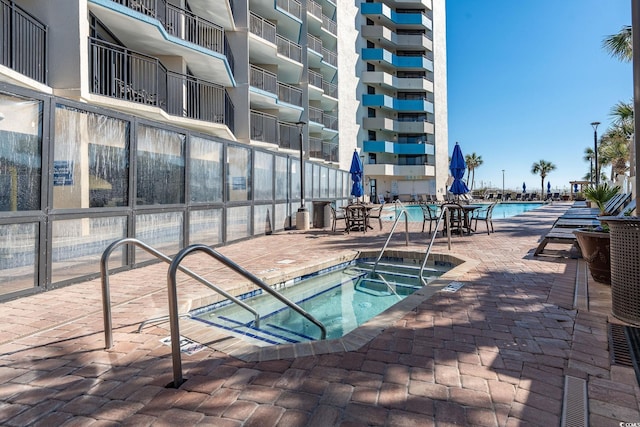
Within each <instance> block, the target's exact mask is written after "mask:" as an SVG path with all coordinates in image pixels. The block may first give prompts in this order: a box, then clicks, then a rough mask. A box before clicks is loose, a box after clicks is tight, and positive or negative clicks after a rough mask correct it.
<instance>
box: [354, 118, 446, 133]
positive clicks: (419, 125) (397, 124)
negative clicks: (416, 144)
mask: <svg viewBox="0 0 640 427" xmlns="http://www.w3.org/2000/svg"><path fill="white" fill-rule="evenodd" d="M362 126H363V127H364V128H365V129H367V130H378V131H386V132H395V133H428V134H433V133H434V125H433V123H430V122H427V121H424V120H421V121H401V120H393V119H391V118H388V117H365V118H364V120H363V122H362Z"/></svg>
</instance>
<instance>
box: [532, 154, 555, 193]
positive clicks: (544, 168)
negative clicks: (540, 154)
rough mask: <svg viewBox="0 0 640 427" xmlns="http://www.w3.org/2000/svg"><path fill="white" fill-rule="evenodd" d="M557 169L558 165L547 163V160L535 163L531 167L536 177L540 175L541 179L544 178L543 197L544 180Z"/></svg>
mask: <svg viewBox="0 0 640 427" xmlns="http://www.w3.org/2000/svg"><path fill="white" fill-rule="evenodd" d="M555 168H556V165H554V164H553V163H551V162H547V161H546V160H540V161H539V162H538V163H534V164H533V165H532V166H531V173H532V174H534V175H535V174H540V178H542V193H541V194H542V195H544V179H545V178H546V176H547V174H548V173H549V172H551V171H552V170H555ZM543 198H544V196H543Z"/></svg>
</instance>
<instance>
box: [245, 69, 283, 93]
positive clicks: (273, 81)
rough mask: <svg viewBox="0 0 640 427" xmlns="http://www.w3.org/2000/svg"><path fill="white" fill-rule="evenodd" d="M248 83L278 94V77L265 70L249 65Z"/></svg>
mask: <svg viewBox="0 0 640 427" xmlns="http://www.w3.org/2000/svg"><path fill="white" fill-rule="evenodd" d="M249 85H250V86H251V87H254V88H257V89H260V90H262V91H265V92H269V93H272V94H274V95H278V77H277V76H276V75H275V74H274V73H272V72H270V71H267V70H263V69H262V68H258V67H256V66H255V65H252V66H251V70H250V72H249Z"/></svg>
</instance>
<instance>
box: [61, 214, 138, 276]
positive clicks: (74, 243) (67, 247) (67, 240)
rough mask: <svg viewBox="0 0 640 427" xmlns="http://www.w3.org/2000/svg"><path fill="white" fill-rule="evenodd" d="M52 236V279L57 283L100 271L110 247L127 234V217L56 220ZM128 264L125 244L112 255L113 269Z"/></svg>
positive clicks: (110, 260) (110, 261) (110, 264)
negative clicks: (101, 263)
mask: <svg viewBox="0 0 640 427" xmlns="http://www.w3.org/2000/svg"><path fill="white" fill-rule="evenodd" d="M52 235H53V239H52V243H51V246H52V252H51V282H52V283H56V282H62V281H64V280H69V279H73V278H76V277H81V276H86V275H89V274H94V273H99V272H100V258H101V257H102V253H103V252H104V250H105V249H106V248H107V246H109V245H110V244H111V243H113V242H115V241H116V240H119V239H122V238H125V237H126V236H127V217H125V216H117V217H107V218H76V219H65V220H56V221H53V223H52ZM118 254H119V255H118ZM125 263H126V259H125V248H124V247H122V248H121V249H116V250H115V252H114V253H113V254H112V255H111V257H110V258H109V268H110V269H111V268H114V267H120V266H122V265H125Z"/></svg>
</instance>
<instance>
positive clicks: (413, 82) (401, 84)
mask: <svg viewBox="0 0 640 427" xmlns="http://www.w3.org/2000/svg"><path fill="white" fill-rule="evenodd" d="M362 81H363V82H364V83H366V84H369V85H379V86H383V87H386V88H388V89H392V90H421V91H424V92H433V82H432V81H431V80H429V79H428V78H427V77H422V76H418V77H412V78H409V77H404V78H402V77H396V76H393V75H391V74H389V73H385V72H383V71H365V72H364V73H362Z"/></svg>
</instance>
